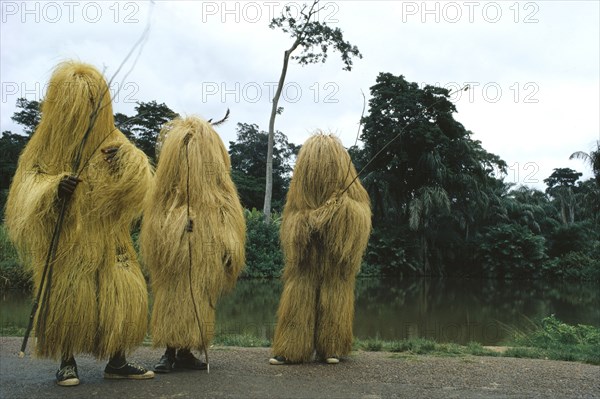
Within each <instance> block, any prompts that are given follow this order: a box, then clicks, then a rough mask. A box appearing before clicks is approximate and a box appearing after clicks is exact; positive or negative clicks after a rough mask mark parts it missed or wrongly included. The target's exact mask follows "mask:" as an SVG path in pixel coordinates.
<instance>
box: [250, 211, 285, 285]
mask: <svg viewBox="0 0 600 399" xmlns="http://www.w3.org/2000/svg"><path fill="white" fill-rule="evenodd" d="M245 214H246V267H245V269H244V271H243V272H242V276H243V277H252V278H264V277H279V276H280V275H281V272H282V270H283V253H282V252H281V246H280V245H279V226H280V224H281V220H280V219H279V218H277V217H275V218H273V219H272V220H271V221H269V222H265V221H264V216H263V214H262V212H260V211H257V210H256V209H254V210H252V211H248V210H246V211H245Z"/></svg>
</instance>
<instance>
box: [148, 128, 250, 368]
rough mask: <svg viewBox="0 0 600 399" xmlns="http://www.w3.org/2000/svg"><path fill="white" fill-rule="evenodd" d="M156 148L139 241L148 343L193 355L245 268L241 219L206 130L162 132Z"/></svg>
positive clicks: (224, 164)
mask: <svg viewBox="0 0 600 399" xmlns="http://www.w3.org/2000/svg"><path fill="white" fill-rule="evenodd" d="M159 146H160V153H159V161H158V166H157V169H156V176H155V180H154V185H153V187H152V189H151V193H150V197H149V201H148V204H147V205H146V208H145V212H144V220H143V224H142V231H141V235H140V245H141V251H142V258H143V260H144V262H145V264H146V265H147V266H148V267H149V270H150V273H151V279H152V291H153V295H154V304H153V309H152V322H151V331H152V339H153V343H154V345H155V346H162V347H165V346H166V347H172V348H192V349H194V348H195V349H199V350H200V349H203V348H205V347H207V346H208V345H209V344H210V342H211V340H212V338H213V335H214V322H215V306H216V304H217V300H218V298H219V296H220V295H221V294H222V293H224V292H225V291H227V290H229V289H231V288H233V287H234V285H235V283H236V281H237V278H238V275H239V273H240V272H241V269H242V267H243V265H244V261H245V250H244V246H245V233H246V224H245V219H244V214H243V210H242V206H241V204H240V200H239V197H238V194H237V191H236V188H235V186H234V184H233V181H232V180H231V175H230V169H231V164H230V161H229V154H228V153H227V150H226V149H225V146H224V145H223V142H222V141H221V139H220V137H219V136H218V134H217V133H216V132H215V130H214V129H213V127H212V126H211V124H210V123H208V122H206V121H204V120H202V119H199V118H197V117H188V118H185V119H176V120H174V121H173V122H171V123H170V124H168V125H167V126H165V128H163V130H162V132H161V137H160V139H159ZM188 179H189V180H188ZM188 205H189V219H190V220H191V222H192V223H191V228H188V226H189V225H190V222H189V220H188ZM190 230H191V231H190ZM190 253H191V259H190V256H189V255H190ZM196 311H197V314H196ZM199 324H200V326H201V328H202V330H200V329H199ZM155 370H156V369H155Z"/></svg>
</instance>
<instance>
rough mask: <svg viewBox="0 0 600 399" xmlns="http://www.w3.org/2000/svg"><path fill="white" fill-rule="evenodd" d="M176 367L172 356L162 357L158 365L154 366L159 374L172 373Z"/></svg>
mask: <svg viewBox="0 0 600 399" xmlns="http://www.w3.org/2000/svg"><path fill="white" fill-rule="evenodd" d="M174 366H175V359H174V358H173V357H171V356H167V355H162V357H161V358H160V360H159V361H158V363H156V364H155V365H154V371H155V372H157V373H170V372H171V371H173V368H174Z"/></svg>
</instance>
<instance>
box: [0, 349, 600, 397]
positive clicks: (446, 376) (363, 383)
mask: <svg viewBox="0 0 600 399" xmlns="http://www.w3.org/2000/svg"><path fill="white" fill-rule="evenodd" d="M20 342H21V339H20V338H0V398H4V399H9V398H19V399H21V398H23V399H26V398H27V399H29V398H61V399H67V398H204V397H206V398H363V399H375V398H600V366H592V365H586V364H581V363H571V362H558V361H551V360H529V359H512V358H495V357H472V356H467V357H454V358H440V357H430V356H414V357H413V356H411V357H393V356H392V354H390V353H383V352H355V353H353V354H352V356H350V357H349V358H347V359H345V360H343V361H342V362H341V363H340V364H338V365H325V364H321V363H311V364H303V365H294V366H270V365H269V364H268V362H267V360H268V357H269V349H266V348H233V347H221V348H213V349H212V350H211V351H210V354H209V355H210V357H211V371H210V374H206V372H197V371H181V372H173V373H171V374H167V375H157V376H156V378H155V379H153V380H147V381H111V380H104V379H103V378H102V371H103V370H104V366H105V363H104V362H97V361H95V360H93V359H91V358H89V357H79V358H77V361H78V368H79V376H80V379H81V380H82V383H81V385H79V386H77V387H69V388H64V387H58V386H57V385H55V384H54V373H55V372H56V368H57V364H56V363H55V362H53V361H48V360H38V359H32V358H31V357H30V356H29V355H28V356H26V357H25V359H19V358H18V357H17V352H18V349H19V346H20ZM161 352H162V351H160V350H157V349H151V348H140V349H138V350H137V351H136V352H135V353H134V354H133V356H131V360H134V361H136V362H138V363H140V364H144V365H146V366H151V365H152V364H153V363H154V362H156V360H158V358H159V357H160V355H161V354H162V353H161Z"/></svg>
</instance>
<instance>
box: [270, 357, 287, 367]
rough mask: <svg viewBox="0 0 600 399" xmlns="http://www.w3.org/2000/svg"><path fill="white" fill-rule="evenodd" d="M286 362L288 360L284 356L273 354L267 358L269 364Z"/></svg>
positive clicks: (278, 364) (277, 364)
mask: <svg viewBox="0 0 600 399" xmlns="http://www.w3.org/2000/svg"><path fill="white" fill-rule="evenodd" d="M287 362H288V361H287V359H286V358H285V356H273V357H272V358H270V359H269V364H272V365H274V366H280V365H282V364H286V363H287Z"/></svg>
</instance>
